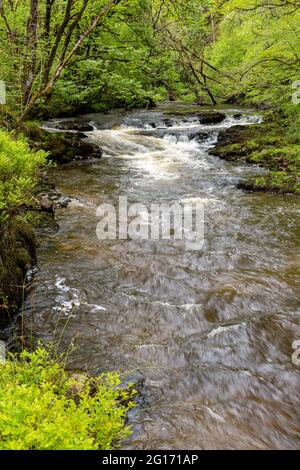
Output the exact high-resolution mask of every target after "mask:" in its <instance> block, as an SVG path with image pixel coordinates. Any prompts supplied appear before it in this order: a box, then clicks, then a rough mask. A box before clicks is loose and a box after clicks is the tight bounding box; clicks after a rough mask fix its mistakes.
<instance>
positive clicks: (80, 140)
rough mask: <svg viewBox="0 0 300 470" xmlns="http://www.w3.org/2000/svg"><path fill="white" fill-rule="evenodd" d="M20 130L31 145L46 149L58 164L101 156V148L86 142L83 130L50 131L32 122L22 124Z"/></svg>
mask: <svg viewBox="0 0 300 470" xmlns="http://www.w3.org/2000/svg"><path fill="white" fill-rule="evenodd" d="M21 130H22V131H23V132H24V134H25V135H27V137H28V138H29V139H30V141H31V144H32V146H33V147H35V148H36V149H43V150H46V151H47V152H48V153H49V157H50V158H51V160H53V161H55V162H57V163H59V164H63V163H70V162H72V161H76V160H88V159H92V158H101V156H102V150H101V148H100V147H98V145H96V144H93V143H91V142H88V141H87V140H86V135H85V134H84V133H83V132H70V131H66V132H50V131H47V130H45V129H41V128H39V127H38V126H36V125H32V124H31V125H28V124H26V125H23V127H22V129H21Z"/></svg>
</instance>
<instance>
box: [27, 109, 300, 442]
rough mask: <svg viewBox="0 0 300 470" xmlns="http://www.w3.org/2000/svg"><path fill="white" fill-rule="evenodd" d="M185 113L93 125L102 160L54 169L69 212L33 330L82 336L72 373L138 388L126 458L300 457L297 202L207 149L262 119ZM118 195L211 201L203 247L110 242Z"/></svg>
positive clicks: (48, 243) (45, 268)
mask: <svg viewBox="0 0 300 470" xmlns="http://www.w3.org/2000/svg"><path fill="white" fill-rule="evenodd" d="M180 111H181V114H180V115H176V110H175V109H174V111H173V114H172V108H170V107H168V106H167V105H165V106H161V107H159V108H158V109H157V110H155V111H140V112H136V113H131V114H127V115H122V114H107V115H101V114H99V115H92V116H89V117H85V118H83V119H84V120H86V121H93V126H94V131H92V132H89V133H88V138H89V139H90V140H91V141H93V142H96V143H99V145H100V146H101V147H102V148H103V150H104V156H103V158H102V159H101V160H97V161H88V162H77V163H72V164H70V165H66V166H63V167H60V168H57V169H55V170H54V171H53V172H54V175H55V180H56V185H57V188H58V189H59V190H60V191H62V192H63V193H64V194H66V195H68V196H70V197H71V203H70V204H69V206H68V207H66V208H64V209H59V210H58V212H57V219H58V223H59V230H58V231H57V232H49V233H48V234H44V235H43V237H42V240H41V246H40V248H39V253H38V255H39V272H38V273H37V274H36V276H35V277H34V280H33V282H32V285H31V289H30V293H29V296H28V299H27V304H26V308H25V326H26V328H27V329H28V330H29V329H30V331H32V333H33V335H35V336H37V337H40V338H43V339H46V340H49V339H51V338H53V336H55V338H56V339H59V338H61V339H60V341H61V343H62V344H63V345H65V346H67V345H68V344H69V343H70V342H71V341H72V339H73V338H75V340H74V342H75V343H76V346H77V349H76V351H75V352H74V353H73V356H72V358H73V366H74V367H75V368H77V369H88V370H90V371H92V372H94V373H98V372H100V371H102V370H107V369H111V370H118V371H120V372H122V373H123V372H124V373H125V375H124V380H125V377H126V380H128V381H134V382H136V383H138V384H139V387H140V391H141V394H140V397H139V400H138V402H139V403H138V406H137V408H136V409H135V410H134V411H132V412H131V413H130V416H129V419H130V422H131V424H132V426H133V434H132V436H131V437H130V438H129V439H128V441H127V442H125V443H124V445H123V447H124V448H127V449H130V448H135V449H136V448H138V449H192V448H194V449H223V448H243V449H253V448H255V449H262V448H266V449H269V448H271V449H272V448H273V449H276V448H297V447H299V446H300V406H299V405H300V387H299V384H300V369H299V367H297V366H295V365H294V364H293V362H292V360H291V356H292V353H293V349H292V343H293V341H294V340H297V339H300V278H299V273H300V247H299V233H300V231H299V219H300V206H299V200H298V199H297V198H294V197H292V196H280V195H274V194H273V195H272V194H262V193H259V194H258V193H257V194H251V193H244V192H242V191H240V190H237V189H236V183H237V182H238V181H239V180H241V179H243V178H245V177H247V176H249V175H251V174H257V173H259V172H260V171H262V170H260V169H259V168H257V167H254V166H251V167H250V166H247V165H240V164H233V163H227V162H225V161H222V160H220V159H218V158H216V157H214V156H212V155H209V150H210V149H211V147H212V146H213V145H214V143H215V142H216V139H217V135H218V132H219V131H220V130H221V129H223V128H226V127H229V126H231V125H233V124H245V123H247V124H249V125H251V123H254V122H258V118H257V117H255V116H253V115H251V114H249V113H247V112H243V111H238V112H237V111H236V110H227V111H226V116H227V117H226V119H225V120H224V121H223V122H222V123H221V124H218V125H206V126H204V125H200V124H199V119H198V118H197V113H196V111H195V114H194V115H192V114H191V115H188V116H186V117H182V108H180ZM61 124H62V123H60V125H61ZM49 125H52V126H53V125H54V124H53V123H51V124H48V126H49ZM119 196H127V197H128V199H129V201H130V202H140V203H145V204H147V205H149V204H150V203H157V202H159V203H161V202H168V201H178V202H188V201H190V202H195V201H200V202H203V203H204V205H205V243H204V247H203V248H202V250H198V251H195V250H194V251H187V250H186V249H185V245H184V243H183V242H180V241H176V242H174V241H172V240H169V241H167V240H164V241H151V240H149V241H145V240H140V241H137V240H115V241H113V240H104V241H99V240H98V239H97V237H96V225H97V222H98V221H99V218H97V217H96V208H97V206H98V205H99V204H100V203H103V202H108V203H114V204H117V203H118V198H119Z"/></svg>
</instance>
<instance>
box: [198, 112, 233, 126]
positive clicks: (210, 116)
mask: <svg viewBox="0 0 300 470" xmlns="http://www.w3.org/2000/svg"><path fill="white" fill-rule="evenodd" d="M197 117H198V119H199V122H200V124H220V123H221V122H222V121H224V119H225V117H226V116H225V114H223V113H221V112H218V111H203V112H201V113H199V112H198V113H197Z"/></svg>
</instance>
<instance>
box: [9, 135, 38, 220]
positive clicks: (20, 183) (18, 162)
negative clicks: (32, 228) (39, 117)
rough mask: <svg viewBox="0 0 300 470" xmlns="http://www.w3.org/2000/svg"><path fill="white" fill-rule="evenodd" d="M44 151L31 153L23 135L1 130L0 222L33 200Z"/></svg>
mask: <svg viewBox="0 0 300 470" xmlns="http://www.w3.org/2000/svg"><path fill="white" fill-rule="evenodd" d="M46 158H47V154H46V152H44V151H38V152H34V151H32V150H31V149H30V148H29V145H28V143H27V141H26V139H25V138H24V137H15V136H14V135H13V134H12V133H9V132H6V131H3V130H0V222H1V220H3V219H5V218H7V215H8V213H13V212H15V211H16V209H17V208H18V207H19V206H20V205H22V204H30V202H31V201H32V199H33V193H34V189H35V187H36V184H37V181H38V176H39V171H40V168H41V167H42V166H43V165H45V163H46Z"/></svg>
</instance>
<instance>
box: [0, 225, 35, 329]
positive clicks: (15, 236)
mask: <svg viewBox="0 0 300 470" xmlns="http://www.w3.org/2000/svg"><path fill="white" fill-rule="evenodd" d="M0 232H1V238H0V325H1V326H4V325H5V324H6V322H7V320H8V319H9V318H10V315H11V313H13V311H14V310H15V309H16V308H17V307H18V306H19V305H20V303H21V302H22V299H23V294H24V287H23V285H24V278H25V275H26V272H27V269H28V268H29V267H30V266H32V265H34V264H35V263H36V246H35V245H36V241H35V235H34V232H33V229H32V227H31V225H30V224H29V223H28V222H26V220H24V219H23V218H22V217H14V218H13V219H10V220H9V221H7V222H6V223H5V224H2V225H1V227H0Z"/></svg>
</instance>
